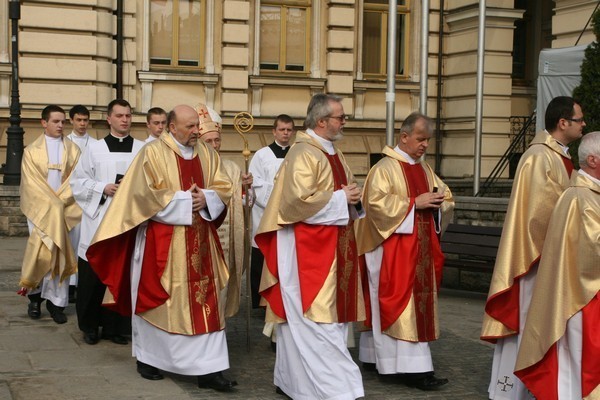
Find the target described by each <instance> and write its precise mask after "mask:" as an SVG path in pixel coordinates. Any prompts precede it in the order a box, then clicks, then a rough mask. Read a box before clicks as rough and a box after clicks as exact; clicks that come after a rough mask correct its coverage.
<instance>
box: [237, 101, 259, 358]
mask: <svg viewBox="0 0 600 400" xmlns="http://www.w3.org/2000/svg"><path fill="white" fill-rule="evenodd" d="M233 127H234V128H235V130H236V131H237V133H239V134H240V136H241V137H242V139H243V140H244V150H242V155H243V156H244V173H245V174H248V164H249V163H250V155H251V154H252V153H251V152H250V149H248V139H246V134H247V133H249V132H250V131H251V130H252V128H253V127H254V117H253V116H252V114H250V113H247V112H241V113H237V114H236V115H235V117H234V118H233ZM249 189H250V188H249V187H248V184H244V185H243V193H245V194H246V199H245V201H244V259H243V270H244V271H245V272H246V347H247V350H248V351H250V312H251V310H252V304H251V302H250V293H251V288H250V250H251V246H252V245H251V243H250V240H251V238H250V208H252V205H253V202H252V199H251V196H250V191H249Z"/></svg>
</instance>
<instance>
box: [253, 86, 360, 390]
mask: <svg viewBox="0 0 600 400" xmlns="http://www.w3.org/2000/svg"><path fill="white" fill-rule="evenodd" d="M305 124H306V127H307V130H306V132H298V133H297V134H296V141H295V143H294V146H293V147H292V148H291V149H290V151H289V152H288V154H287V156H286V158H285V161H284V162H283V164H282V165H281V168H280V170H279V172H278V175H277V178H276V180H275V186H274V188H273V192H272V194H271V197H270V199H269V202H268V204H267V206H266V208H265V214H264V216H263V218H262V221H261V223H260V226H259V228H258V234H257V235H256V237H255V240H256V243H257V244H258V247H259V248H260V250H261V251H262V252H263V254H264V255H265V261H266V268H264V269H263V276H262V281H261V295H262V296H263V297H264V298H265V300H266V301H267V303H268V307H267V322H277V323H278V324H277V328H276V329H277V357H276V360H275V372H274V375H275V379H274V381H275V385H276V386H277V391H278V393H283V394H286V395H287V396H289V397H291V398H294V399H331V398H335V399H340V400H342V399H356V398H358V397H363V396H364V389H363V384H362V377H361V374H360V370H359V368H358V366H357V365H356V364H355V363H354V361H353V360H352V357H351V356H350V353H349V351H348V348H347V344H346V340H347V334H348V323H349V322H352V321H360V320H364V319H365V307H364V299H363V296H362V282H361V277H360V271H359V259H358V252H357V250H356V241H355V235H354V229H353V220H354V219H355V218H357V217H358V211H357V208H356V206H357V204H358V203H359V201H360V194H361V191H360V188H359V187H358V186H357V185H356V182H355V181H354V176H353V175H352V173H351V172H350V169H349V168H348V164H347V163H346V161H345V159H344V156H343V155H342V153H341V152H340V151H339V150H338V149H337V148H336V146H335V145H334V142H335V141H336V140H339V139H341V138H342V136H343V133H342V132H343V127H344V124H345V116H344V108H343V106H342V99H341V98H340V97H338V96H334V95H331V94H317V95H315V96H313V98H312V99H311V101H310V103H309V105H308V110H307V117H306V122H305Z"/></svg>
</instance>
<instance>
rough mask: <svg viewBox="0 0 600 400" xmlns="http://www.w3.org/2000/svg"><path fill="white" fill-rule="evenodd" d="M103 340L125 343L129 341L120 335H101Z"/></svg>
mask: <svg viewBox="0 0 600 400" xmlns="http://www.w3.org/2000/svg"><path fill="white" fill-rule="evenodd" d="M102 339H103V340H110V341H111V342H113V343H114V344H127V343H129V341H128V340H127V338H126V337H125V336H121V335H104V334H103V335H102Z"/></svg>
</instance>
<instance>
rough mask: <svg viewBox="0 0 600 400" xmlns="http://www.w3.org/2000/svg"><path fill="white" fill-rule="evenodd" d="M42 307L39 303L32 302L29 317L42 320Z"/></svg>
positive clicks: (29, 306) (28, 310)
mask: <svg viewBox="0 0 600 400" xmlns="http://www.w3.org/2000/svg"><path fill="white" fill-rule="evenodd" d="M40 306H41V303H38V302H37V301H32V302H30V303H29V304H28V305H27V315H29V318H31V319H40V317H41V316H42V310H41V308H40Z"/></svg>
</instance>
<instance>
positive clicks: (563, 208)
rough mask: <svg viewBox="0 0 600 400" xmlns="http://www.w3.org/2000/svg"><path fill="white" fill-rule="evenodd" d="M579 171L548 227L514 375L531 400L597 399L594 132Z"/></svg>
mask: <svg viewBox="0 0 600 400" xmlns="http://www.w3.org/2000/svg"><path fill="white" fill-rule="evenodd" d="M579 164H580V166H581V169H580V170H579V171H577V172H574V173H573V176H572V177H571V184H570V186H569V188H568V189H567V190H565V191H564V193H563V194H562V195H561V197H560V199H559V200H558V202H557V204H556V207H555V208H554V211H553V212H552V217H551V218H550V222H549V224H548V233H547V234H546V240H545V241H544V248H543V250H542V256H541V259H540V265H539V268H538V273H537V277H536V281H535V287H534V290H533V296H532V299H531V305H530V307H529V314H528V316H527V322H526V323H525V328H524V329H523V332H522V339H521V346H520V347H519V354H518V358H517V365H516V368H515V375H517V376H518V377H519V378H520V379H521V381H522V382H523V383H524V384H525V386H526V387H527V389H529V391H530V392H531V393H533V395H534V396H535V397H536V398H537V399H544V400H559V399H560V400H567V399H589V400H591V399H600V342H599V341H598V338H599V337H600V334H599V333H598V330H599V329H600V132H592V133H588V134H587V135H585V136H584V137H583V139H582V141H581V144H580V145H579Z"/></svg>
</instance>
